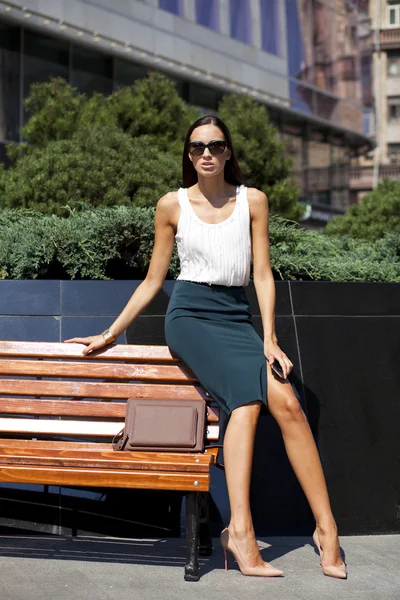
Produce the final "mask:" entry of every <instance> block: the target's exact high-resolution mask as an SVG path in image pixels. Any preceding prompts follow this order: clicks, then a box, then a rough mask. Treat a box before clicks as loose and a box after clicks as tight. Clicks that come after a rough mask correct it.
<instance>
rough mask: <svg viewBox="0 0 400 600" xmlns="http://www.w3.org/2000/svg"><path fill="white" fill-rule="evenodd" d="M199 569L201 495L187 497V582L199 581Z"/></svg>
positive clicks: (195, 494)
mask: <svg viewBox="0 0 400 600" xmlns="http://www.w3.org/2000/svg"><path fill="white" fill-rule="evenodd" d="M199 579H200V568H199V493H198V492H188V494H187V495H186V565H185V581H198V580H199Z"/></svg>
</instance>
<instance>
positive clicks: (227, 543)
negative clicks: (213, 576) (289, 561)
mask: <svg viewBox="0 0 400 600" xmlns="http://www.w3.org/2000/svg"><path fill="white" fill-rule="evenodd" d="M221 545H222V547H223V548H224V550H225V568H226V569H227V568H228V560H227V559H228V551H229V552H232V554H233V555H234V557H235V559H236V562H237V563H238V566H239V569H240V571H241V573H242V574H243V575H253V576H259V577H281V576H282V575H283V572H282V571H280V570H279V569H275V567H273V566H272V565H270V564H269V563H267V562H265V561H264V560H263V559H262V557H261V554H260V550H259V547H258V545H257V541H256V538H255V535H254V531H249V532H246V533H244V532H241V531H238V530H235V529H234V528H233V527H232V526H229V528H228V527H227V528H226V529H224V531H223V532H222V533H221Z"/></svg>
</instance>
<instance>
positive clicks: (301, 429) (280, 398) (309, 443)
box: [267, 363, 342, 565]
mask: <svg viewBox="0 0 400 600" xmlns="http://www.w3.org/2000/svg"><path fill="white" fill-rule="evenodd" d="M267 369H268V407H269V410H270V412H271V414H272V415H273V417H274V418H275V419H276V421H277V423H278V425H279V427H280V429H281V432H282V436H283V441H284V443H285V448H286V452H287V455H288V458H289V460H290V463H291V465H292V467H293V470H294V472H295V474H296V476H297V479H298V480H299V483H300V485H301V487H302V488H303V491H304V493H305V495H306V497H307V500H308V502H309V504H310V507H311V510H312V512H313V515H314V517H315V521H316V526H317V530H318V535H319V538H320V542H321V546H322V548H323V551H324V560H323V563H324V565H340V564H341V563H342V559H341V556H340V550H339V540H338V537H337V527H336V523H335V519H334V517H333V514H332V509H331V505H330V502H329V496H328V490H327V488H326V482H325V477H324V473H323V471H322V465H321V461H320V457H319V454H318V450H317V447H316V445H315V441H314V438H313V435H312V433H311V429H310V426H309V424H308V421H307V418H306V416H305V414H304V412H303V410H302V408H301V406H300V403H299V401H298V400H297V398H296V396H295V394H294V392H293V390H292V386H291V385H290V384H289V383H284V382H282V381H280V380H279V379H278V378H277V377H275V376H274V374H273V373H272V371H271V368H270V366H269V364H268V363H267Z"/></svg>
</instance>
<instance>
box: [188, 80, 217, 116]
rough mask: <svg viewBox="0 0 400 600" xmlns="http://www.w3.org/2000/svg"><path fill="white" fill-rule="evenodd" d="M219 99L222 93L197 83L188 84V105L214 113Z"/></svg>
mask: <svg viewBox="0 0 400 600" xmlns="http://www.w3.org/2000/svg"><path fill="white" fill-rule="evenodd" d="M221 98H222V93H221V92H220V91H219V90H214V89H213V88H210V87H206V86H203V85H199V84H197V83H189V104H192V105H194V106H197V107H198V108H202V109H210V110H212V111H216V110H217V108H218V104H219V102H220V101H221Z"/></svg>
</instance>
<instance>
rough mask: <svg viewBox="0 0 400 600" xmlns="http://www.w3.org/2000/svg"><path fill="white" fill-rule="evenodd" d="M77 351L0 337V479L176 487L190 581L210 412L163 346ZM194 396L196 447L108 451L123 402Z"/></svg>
mask: <svg viewBox="0 0 400 600" xmlns="http://www.w3.org/2000/svg"><path fill="white" fill-rule="evenodd" d="M82 349H83V346H82V345H80V344H63V343H42V342H0V481H1V482H13V483H30V484H35V483H36V484H37V483H40V484H45V485H67V486H96V487H103V486H104V487H118V488H140V489H153V490H177V491H181V492H183V493H185V494H186V540H187V555H186V565H185V580H186V581H198V579H199V577H200V574H199V562H198V555H199V526H200V520H199V505H200V503H202V504H203V503H204V500H205V498H204V497H205V496H208V495H207V494H204V492H208V491H209V488H210V468H211V466H212V465H213V464H215V462H216V456H217V452H218V450H217V449H215V448H209V449H207V444H209V445H211V444H213V445H215V443H216V442H218V439H219V424H218V422H219V409H218V408H216V407H214V406H212V402H211V398H210V397H209V396H208V394H207V393H206V392H205V391H204V389H203V388H201V386H200V385H199V384H198V382H197V380H196V378H195V377H194V376H193V375H192V374H191V373H190V372H189V370H188V369H187V368H186V367H185V366H184V365H183V364H182V363H180V362H179V361H178V360H177V359H175V358H173V357H172V356H171V354H170V352H169V350H168V348H167V347H166V346H135V345H126V346H125V345H113V346H108V347H106V348H104V349H102V350H101V351H98V352H96V353H95V354H92V355H89V356H88V357H82V355H81V353H82ZM199 396H200V397H202V398H204V399H205V400H206V401H207V425H206V431H205V438H206V449H205V451H204V453H198V454H193V453H192V454H190V453H166V452H115V451H114V450H113V449H112V445H111V441H112V438H113V436H114V435H115V434H116V433H118V431H120V429H121V428H122V424H123V422H124V417H125V403H126V400H127V398H133V397H140V398H171V397H173V398H198V397H199ZM203 517H204V518H203V521H204V520H205V519H206V516H204V515H203ZM210 552H211V546H210V541H209V539H208V540H207V539H206V540H205V541H204V544H203V553H204V554H209V553H210Z"/></svg>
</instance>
